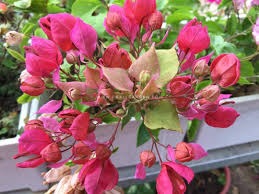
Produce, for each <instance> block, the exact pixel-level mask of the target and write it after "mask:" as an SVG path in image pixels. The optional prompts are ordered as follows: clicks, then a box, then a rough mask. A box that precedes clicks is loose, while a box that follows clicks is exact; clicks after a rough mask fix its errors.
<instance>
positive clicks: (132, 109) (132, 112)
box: [121, 105, 136, 129]
mask: <svg viewBox="0 0 259 194" xmlns="http://www.w3.org/2000/svg"><path fill="white" fill-rule="evenodd" d="M135 114H136V109H135V106H134V105H130V106H129V107H128V110H127V113H126V115H125V116H124V117H123V118H122V121H121V129H123V128H124V127H125V125H127V123H128V122H129V121H130V119H131V117H133V116H134V115H135Z"/></svg>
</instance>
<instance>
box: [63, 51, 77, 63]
mask: <svg viewBox="0 0 259 194" xmlns="http://www.w3.org/2000/svg"><path fill="white" fill-rule="evenodd" d="M78 57H79V55H78V54H77V53H76V52H75V51H74V50H71V51H68V52H67V55H66V60H67V62H68V63H69V64H77V63H78V62H79V58H78Z"/></svg>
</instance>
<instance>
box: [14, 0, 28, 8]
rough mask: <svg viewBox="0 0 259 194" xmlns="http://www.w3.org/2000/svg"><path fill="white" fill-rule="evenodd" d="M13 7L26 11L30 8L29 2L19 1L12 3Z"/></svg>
mask: <svg viewBox="0 0 259 194" xmlns="http://www.w3.org/2000/svg"><path fill="white" fill-rule="evenodd" d="M13 5H14V6H15V7H18V8H21V9H26V8H29V7H30V6H31V0H19V1H15V2H14V3H13Z"/></svg>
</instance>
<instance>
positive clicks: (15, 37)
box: [5, 31, 24, 46]
mask: <svg viewBox="0 0 259 194" xmlns="http://www.w3.org/2000/svg"><path fill="white" fill-rule="evenodd" d="M23 37H24V34H22V33H19V32H16V31H9V32H7V33H6V35H5V41H6V43H7V45H8V46H19V45H20V44H21V42H22V40H23Z"/></svg>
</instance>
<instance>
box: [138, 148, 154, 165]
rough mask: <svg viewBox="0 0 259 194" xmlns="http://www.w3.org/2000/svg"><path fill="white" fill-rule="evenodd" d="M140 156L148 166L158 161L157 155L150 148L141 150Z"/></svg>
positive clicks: (142, 161)
mask: <svg viewBox="0 0 259 194" xmlns="http://www.w3.org/2000/svg"><path fill="white" fill-rule="evenodd" d="M139 158H140V161H141V163H142V164H143V165H144V166H146V167H148V168H150V167H152V166H153V165H154V164H155V162H156V155H155V154H154V153H153V152H152V151H150V150H146V151H143V152H141V153H140V155H139Z"/></svg>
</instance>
